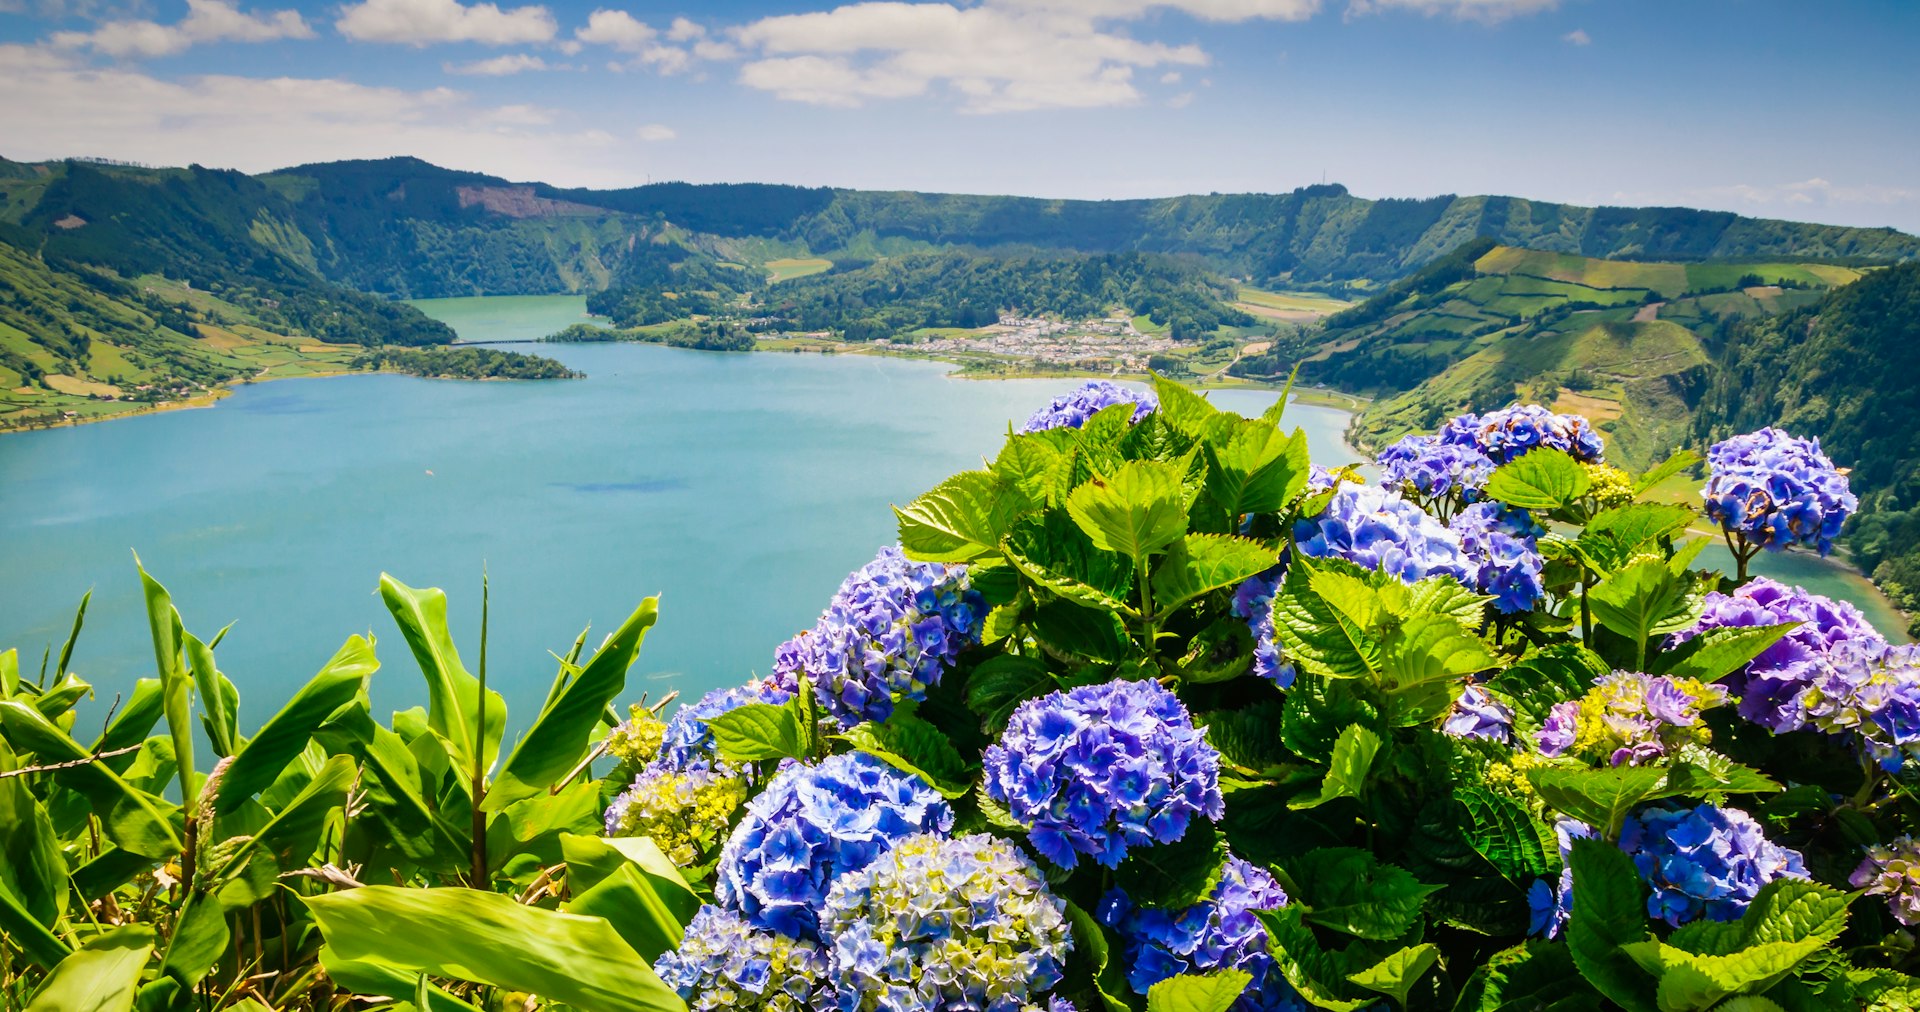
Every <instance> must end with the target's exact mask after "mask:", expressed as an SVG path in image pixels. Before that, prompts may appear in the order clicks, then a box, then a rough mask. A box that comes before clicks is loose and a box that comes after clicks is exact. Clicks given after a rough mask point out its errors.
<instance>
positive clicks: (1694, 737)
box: [1535, 671, 1727, 766]
mask: <svg viewBox="0 0 1920 1012" xmlns="http://www.w3.org/2000/svg"><path fill="white" fill-rule="evenodd" d="M1726 701H1727V690H1726V687H1725V686H1722V685H1707V684H1703V683H1702V682H1700V681H1699V680H1698V679H1693V678H1672V677H1669V676H1667V675H1659V676H1652V675H1645V674H1641V673H1640V672H1637V671H1616V672H1614V673H1613V674H1611V675H1603V676H1601V677H1600V678H1597V679H1595V680H1594V683H1593V687H1592V688H1591V689H1588V690H1587V694H1586V695H1584V696H1582V697H1580V698H1579V699H1569V700H1567V701H1565V702H1562V703H1556V704H1554V707H1553V709H1552V711H1550V712H1549V713H1548V715H1547V719H1546V720H1545V721H1544V722H1542V724H1541V727H1540V730H1539V731H1538V732H1536V735H1535V741H1536V743H1537V744H1538V745H1539V746H1540V751H1541V753H1542V754H1545V755H1548V756H1556V757H1557V756H1562V755H1572V756H1574V757H1576V758H1580V759H1585V760H1587V761H1589V762H1606V763H1607V764H1609V765H1612V766H1639V765H1643V764H1645V763H1648V762H1651V761H1653V760H1656V759H1659V758H1661V757H1663V756H1665V755H1667V754H1668V753H1669V752H1671V751H1672V750H1673V749H1675V748H1677V747H1679V746H1680V745H1684V744H1687V743H1689V742H1694V743H1700V744H1705V743H1706V741H1707V740H1708V735H1707V729H1706V728H1705V727H1704V726H1703V725H1701V723H1700V714H1701V711H1703V710H1707V709H1711V708H1712V707H1715V706H1719V705H1720V704H1722V703H1724V702H1726Z"/></svg>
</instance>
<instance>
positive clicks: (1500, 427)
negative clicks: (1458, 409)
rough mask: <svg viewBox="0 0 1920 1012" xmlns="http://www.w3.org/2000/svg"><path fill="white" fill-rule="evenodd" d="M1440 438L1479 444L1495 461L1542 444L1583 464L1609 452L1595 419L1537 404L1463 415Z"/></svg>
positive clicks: (1508, 458) (1599, 459) (1517, 454)
mask: <svg viewBox="0 0 1920 1012" xmlns="http://www.w3.org/2000/svg"><path fill="white" fill-rule="evenodd" d="M1440 441H1441V442H1442V443H1449V444H1452V445H1455V446H1472V447H1477V448H1478V449H1479V450H1480V452H1481V453H1484V454H1486V455H1487V457H1488V459H1490V460H1492V461H1493V462H1494V463H1495V464H1505V463H1507V462H1508V461H1510V460H1513V459H1514V458H1515V457H1519V456H1521V455H1523V454H1525V453H1526V452H1527V451H1529V450H1532V449H1534V448H1536V447H1541V446H1551V447H1554V448H1555V449H1559V450H1565V451H1566V452H1567V453H1569V454H1571V455H1572V456H1573V459H1575V460H1577V461H1580V462H1581V463H1583V464H1587V463H1599V462H1600V461H1601V460H1602V459H1603V457H1604V456H1605V454H1606V444H1605V443H1604V442H1602V441H1601V439H1600V434H1599V433H1598V432H1595V431H1594V428H1593V423H1592V422H1589V421H1587V420H1586V419H1585V418H1582V417H1580V416H1579V415H1556V414H1554V413H1553V412H1551V411H1548V410H1547V409H1546V408H1543V407H1541V406H1540V405H1538V404H1515V405H1513V406H1512V407H1506V408H1501V409H1500V410H1498V411H1489V412H1487V413H1486V414H1484V415H1475V414H1465V415H1461V416H1459V417H1457V418H1455V419H1453V420H1452V421H1449V422H1448V423H1447V424H1446V425H1445V426H1443V427H1442V428H1441V429H1440Z"/></svg>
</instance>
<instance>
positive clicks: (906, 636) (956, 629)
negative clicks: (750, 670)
mask: <svg viewBox="0 0 1920 1012" xmlns="http://www.w3.org/2000/svg"><path fill="white" fill-rule="evenodd" d="M986 613H987V604H986V600H985V599H984V598H982V597H981V596H980V593H979V591H976V590H974V589H972V587H971V585H970V583H969V581H968V576H967V567H965V566H962V565H948V564H945V563H939V562H914V561H912V560H910V559H908V558H907V557H906V556H905V555H903V554H901V552H900V549H899V548H898V547H896V546H891V545H890V546H888V547H886V548H882V549H880V554H879V555H878V556H876V557H875V558H874V560H873V561H872V562H869V563H867V564H866V565H865V566H862V567H860V568H859V569H857V570H854V571H853V573H851V574H850V575H848V577H847V579H846V581H845V582H843V583H841V584H840V589H839V591H838V592H836V593H835V594H834V595H833V600H832V602H830V603H829V604H828V605H827V610H826V611H825V612H823V613H822V614H821V616H820V620H819V621H818V622H816V623H815V624H814V627H813V629H812V630H811V631H810V632H804V633H801V634H800V635H798V636H795V637H794V638H792V639H790V640H788V641H787V642H785V643H783V644H781V645H780V648H779V649H778V650H776V651H774V659H773V674H772V675H771V676H770V677H769V678H768V681H769V682H771V683H772V684H773V685H775V686H777V687H779V688H782V689H785V690H787V691H789V692H791V691H793V690H794V689H795V688H796V687H797V686H798V684H799V679H800V675H802V674H804V675H806V676H807V678H808V679H809V680H811V681H812V682H813V688H814V693H815V695H817V696H818V697H819V699H820V706H821V708H822V709H824V710H826V711H827V712H828V713H830V714H832V715H833V716H834V718H835V719H836V720H838V721H839V722H840V723H841V725H842V726H846V727H851V726H853V725H854V724H857V723H859V722H860V721H862V720H876V721H878V720H885V719H887V717H889V716H890V715H892V713H893V701H894V697H895V696H896V695H897V696H904V697H906V698H908V699H924V698H926V694H927V688H928V686H931V685H934V684H936V683H938V682H939V681H940V676H941V675H942V674H943V673H945V671H946V669H947V668H949V667H951V666H952V664H953V661H954V659H955V658H956V657H958V656H959V655H960V652H961V651H962V650H964V649H966V648H967V647H969V646H972V645H974V644H976V643H978V642H979V641H980V623H981V621H982V620H984V619H985V617H986Z"/></svg>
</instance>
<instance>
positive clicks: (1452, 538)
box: [1293, 484, 1477, 586]
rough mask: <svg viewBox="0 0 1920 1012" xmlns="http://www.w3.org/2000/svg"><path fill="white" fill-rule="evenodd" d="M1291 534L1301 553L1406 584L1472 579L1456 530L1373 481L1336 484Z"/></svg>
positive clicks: (1468, 580)
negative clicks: (1339, 561)
mask: <svg viewBox="0 0 1920 1012" xmlns="http://www.w3.org/2000/svg"><path fill="white" fill-rule="evenodd" d="M1293 538H1294V544H1295V545H1296V546H1297V547H1298V548H1299V550H1300V553H1301V554H1302V555H1309V556H1312V557H1314V558H1317V559H1346V560H1347V561H1349V562H1352V563H1354V564H1355V565H1358V566H1360V567H1361V568H1362V569H1372V570H1379V571H1381V572H1386V573H1391V574H1392V575H1394V576H1396V577H1399V578H1400V579H1401V580H1404V581H1406V582H1407V583H1416V582H1418V581H1420V580H1424V579H1426V578H1427V577H1429V576H1451V577H1453V578H1454V579H1456V580H1459V581H1460V582H1461V583H1463V584H1466V585H1467V586H1473V585H1474V584H1475V582H1476V577H1477V574H1476V573H1475V571H1474V566H1473V563H1472V562H1471V561H1470V560H1469V559H1468V558H1467V555H1466V551H1465V549H1463V548H1462V547H1461V544H1460V536H1459V535H1458V534H1455V533H1454V532H1452V531H1450V530H1448V529H1447V528H1446V527H1444V526H1442V525H1441V523H1440V521H1438V520H1435V519H1434V518H1433V517H1431V516H1428V515H1427V514H1426V513H1425V512H1424V511H1422V510H1421V509H1420V507H1418V506H1416V505H1414V504H1413V503H1411V502H1408V501H1407V500H1406V499H1403V498H1401V497H1400V496H1399V495H1398V494H1397V493H1395V492H1391V491H1388V490H1386V489H1383V488H1380V487H1379V486H1377V485H1347V484H1342V485H1340V486H1339V487H1338V488H1337V489H1336V490H1335V491H1334V493H1333V499H1332V501H1330V502H1328V503H1327V508H1326V510H1325V511H1324V512H1322V513H1321V514H1320V515H1319V516H1317V517H1311V518H1308V519H1303V520H1299V521H1296V522H1295V523H1294V525H1293Z"/></svg>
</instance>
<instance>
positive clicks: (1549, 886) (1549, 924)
mask: <svg viewBox="0 0 1920 1012" xmlns="http://www.w3.org/2000/svg"><path fill="white" fill-rule="evenodd" d="M1553 835H1554V836H1555V837H1557V838H1558V839H1559V841H1560V880H1559V882H1557V883H1553V882H1548V881H1547V880H1546V879H1543V878H1540V879H1534V880H1533V886H1532V888H1530V889H1528V890H1527V906H1528V907H1530V908H1531V911H1532V915H1533V923H1532V924H1531V925H1530V926H1529V927H1528V928H1527V933H1528V934H1530V935H1540V936H1543V937H1546V938H1559V937H1560V932H1561V931H1564V930H1565V929H1566V927H1567V918H1569V917H1571V916H1573V865H1572V863H1571V858H1572V854H1573V841H1575V840H1587V839H1591V838H1592V837H1593V827H1592V826H1589V825H1587V824H1586V823H1584V822H1581V821H1580V820H1579V819H1569V818H1565V817H1562V818H1560V819H1559V820H1557V821H1556V822H1555V823H1554V824H1553Z"/></svg>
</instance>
